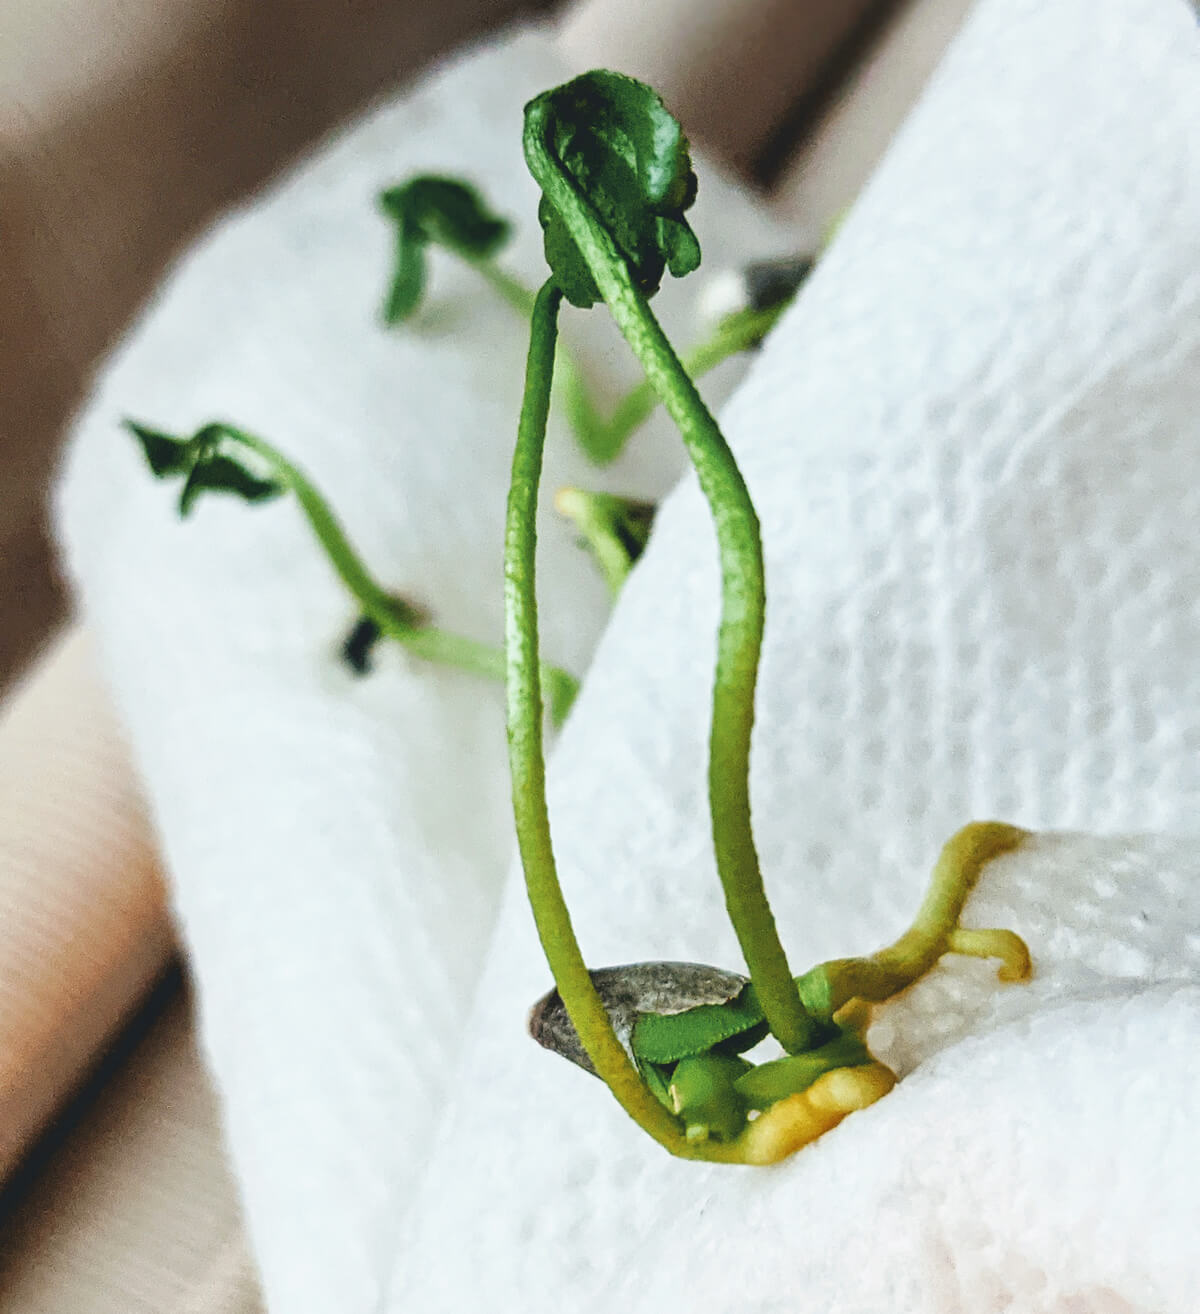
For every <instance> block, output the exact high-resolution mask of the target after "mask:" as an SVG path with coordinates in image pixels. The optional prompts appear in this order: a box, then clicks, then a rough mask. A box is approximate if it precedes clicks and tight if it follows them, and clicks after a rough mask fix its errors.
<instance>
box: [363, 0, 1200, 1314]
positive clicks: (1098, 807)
mask: <svg viewBox="0 0 1200 1314" xmlns="http://www.w3.org/2000/svg"><path fill="white" fill-rule="evenodd" d="M1198 124H1200V40H1198V38H1197V33H1196V29H1195V23H1194V19H1193V16H1192V14H1191V13H1190V11H1189V10H1188V8H1187V7H1186V6H1185V5H1183V4H1175V5H1171V4H1156V3H1148V2H1146V0H1099V2H1096V0H1059V3H1056V4H1053V5H1046V4H1042V3H1038V2H1036V0H1004V3H1000V2H999V0H984V3H982V4H981V5H980V6H979V7H978V9H977V10H976V11H975V13H974V15H973V17H972V19H971V21H970V23H969V25H968V28H967V30H966V32H965V34H964V35H963V37H962V38H961V39H960V41H959V42H958V44H957V45H956V47H955V48H954V49H953V50H952V52H951V55H950V57H949V58H948V62H947V63H946V65H945V66H944V68H943V69H942V70H941V72H940V74H939V76H938V78H937V80H936V82H935V84H934V85H933V87H932V88H931V90H930V92H929V93H928V95H927V96H926V98H925V99H924V101H923V103H922V105H921V106H920V108H919V109H918V111H917V112H916V113H915V115H914V117H913V118H912V120H911V121H910V122H909V124H908V125H907V127H906V129H905V130H904V132H903V134H902V137H901V139H900V140H899V142H898V144H897V145H896V147H895V148H894V150H893V152H892V154H891V155H890V157H889V159H888V160H887V162H886V164H885V166H884V167H883V169H882V170H881V172H880V174H879V175H878V176H877V177H876V179H875V180H874V182H873V184H872V186H871V188H870V189H869V191H868V193H867V194H866V196H865V197H864V199H863V200H862V202H861V203H860V204H859V206H858V207H857V208H856V210H855V211H854V213H853V214H852V215H851V216H850V218H849V219H848V220H847V222H846V224H845V226H844V228H843V229H842V231H841V233H840V234H839V238H838V241H837V242H836V244H835V246H834V248H833V250H832V252H831V253H830V255H829V256H828V258H827V260H826V261H825V262H823V264H822V266H821V268H820V269H819V271H818V272H817V274H816V276H815V278H814V279H813V281H812V282H811V283H810V284H809V286H808V287H807V289H806V291H805V293H804V296H803V297H802V299H801V302H800V304H799V305H798V306H797V307H796V308H795V310H794V311H793V312H792V313H791V314H790V315H789V316H788V317H787V318H786V319H785V320H784V322H783V323H782V324H781V325H780V326H779V328H778V329H777V330H776V332H775V333H774V334H773V335H772V337H771V339H770V340H769V341H768V344H767V347H766V349H765V351H764V352H763V354H762V356H761V357H760V359H759V361H758V362H757V363H756V365H755V367H754V368H753V370H752V371H751V374H750V376H749V377H748V379H747V381H746V383H745V384H744V385H743V386H742V388H741V389H740V390H739V391H738V393H737V394H736V396H735V397H734V399H733V401H732V402H731V404H730V405H729V406H728V407H727V408H726V410H725V412H724V415H723V423H724V426H725V429H726V432H727V434H728V436H729V438H730V440H731V442H732V443H733V445H734V447H735V449H736V450H737V452H738V455H739V457H740V459H741V461H742V463H743V468H744V469H745V471H746V474H747V477H748V480H749V483H750V486H751V491H752V493H753V494H754V496H755V499H756V502H757V504H758V507H759V510H760V513H761V515H762V520H763V528H764V535H765V540H766V548H767V556H768V588H769V599H770V600H769V617H768V624H767V646H766V652H765V659H764V665H763V675H762V684H761V689H760V695H759V700H758V731H757V738H756V748H755V759H754V770H753V799H754V807H755V826H756V833H757V836H758V840H759V844H760V849H761V854H762V860H763V867H764V871H765V873H766V877H767V881H768V887H769V889H770V891H771V893H772V896H773V899H774V902H775V907H776V912H777V914H778V918H779V922H780V927H781V932H782V936H783V941H784V943H785V944H786V945H788V946H789V948H790V950H791V952H792V953H793V955H794V965H795V967H796V969H797V970H800V969H803V968H804V967H807V966H808V965H810V964H812V963H814V962H817V961H820V960H821V959H823V958H827V957H832V956H836V955H842V954H846V953H855V952H866V951H869V950H870V949H872V948H874V947H876V946H878V945H880V944H882V943H884V942H886V941H887V940H888V939H890V938H891V937H893V936H894V935H895V934H897V933H898V932H899V931H900V930H901V929H902V927H903V926H904V925H905V924H906V922H907V921H908V919H909V918H910V917H911V915H912V912H913V910H914V909H915V907H916V904H917V902H918V899H919V896H920V893H921V890H922V886H923V882H924V880H925V873H926V872H927V870H928V866H929V864H930V863H931V862H932V860H933V858H934V856H935V855H936V852H937V849H938V846H939V845H940V843H941V842H942V840H944V839H945V838H946V837H947V836H948V834H949V833H950V832H951V831H952V830H954V829H955V828H956V827H957V826H959V825H960V824H961V823H962V822H964V821H965V820H967V819H968V818H970V817H972V816H989V815H999V816H1001V817H1003V818H1005V819H1008V820H1012V821H1016V822H1019V823H1023V824H1025V825H1028V826H1031V827H1035V828H1036V827H1081V828H1086V829H1088V830H1094V831H1098V832H1113V831H1119V830H1128V829H1139V830H1140V829H1143V828H1160V829H1163V830H1167V831H1171V830H1174V831H1181V832H1190V833H1194V831H1195V826H1196V822H1195V817H1196V802H1197V799H1198V797H1200V751H1198V750H1200V697H1198V695H1200V679H1198V677H1197V674H1196V673H1197V671H1198V670H1200V606H1198V603H1197V589H1198V585H1200V539H1198V537H1197V533H1196V526H1197V524H1198V523H1200V455H1198V452H1200V446H1198V444H1197V438H1198V437H1200V430H1198V424H1197V419H1196V417H1197V415H1198V414H1200V275H1198V272H1197V271H1198V269H1200V263H1198V261H1197V254H1198V252H1197V233H1200V132H1198V131H1197V125H1198ZM711 542H712V537H711V529H710V526H709V524H708V515H707V511H706V509H705V508H704V506H703V504H702V502H701V501H700V498H699V495H698V493H697V491H696V489H695V487H694V485H693V484H692V483H691V482H690V481H688V482H687V483H685V485H684V486H683V487H682V488H681V490H680V491H679V492H678V493H677V494H675V495H673V496H672V498H671V499H670V500H669V502H668V504H667V505H666V507H665V508H664V510H663V512H662V514H661V516H660V519H659V523H658V526H657V529H656V533H655V537H654V540H653V542H652V545H651V549H650V552H649V553H648V555H647V557H646V558H645V559H644V561H643V563H642V565H641V566H640V567H639V569H638V571H637V572H636V573H635V576H634V578H633V579H632V581H631V583H630V585H629V586H628V587H627V589H626V592H625V594H624V595H623V597H622V600H621V604H620V606H619V608H618V611H617V614H616V616H615V618H614V621H613V624H612V625H611V627H610V628H609V630H608V631H607V633H606V635H605V637H604V639H603V641H602V643H601V647H600V650H599V652H598V655H597V659H596V661H595V663H594V665H593V667H592V670H591V672H590V674H589V679H588V683H587V685H586V687H585V689H584V692H583V695H582V697H581V699H580V702H579V704H578V706H577V709H576V713H575V716H574V717H573V718H572V720H571V722H570V723H569V725H568V727H567V729H566V732H565V733H564V735H563V738H562V740H561V742H560V745H559V748H558V751H557V753H556V756H555V759H554V762H553V769H552V772H551V789H550V805H551V819H552V824H553V826H554V829H555V834H556V838H557V846H558V850H559V860H560V866H561V870H562V873H563V879H564V885H565V887H566V893H567V898H568V902H569V904H570V906H571V908H572V910H573V913H574V915H575V918H576V924H577V926H578V928H579V931H580V935H581V939H582V943H583V949H584V953H585V956H586V957H587V959H588V961H589V962H592V963H594V964H595V965H597V966H600V965H603V964H608V963H615V962H623V961H636V960H639V959H643V958H684V959H695V960H700V961H709V962H713V963H715V964H718V965H721V966H726V967H737V966H738V958H737V954H736V946H735V944H734V941H733V937H732V935H731V933H730V931H729V929H728V927H727V926H726V925H725V924H724V916H723V911H722V908H721V901H720V896H719V889H718V885H717V881H716V875H715V872H714V870H713V862H712V857H711V852H710V847H709V839H708V819H707V807H706V799H705V790H704V762H705V736H706V732H707V724H708V698H709V694H708V689H709V684H710V680H711V662H712V654H713V630H714V625H715V620H716V594H715V582H716V572H715V569H714V563H713V560H712V550H711V546H710V545H711ZM1193 843H1194V841H1190V840H1176V841H1170V842H1167V841H1159V842H1156V841H1153V840H1145V841H1141V842H1137V841H1120V842H1118V841H1103V842H1102V841H1087V840H1085V839H1077V840H1068V839H1042V840H1039V841H1038V843H1037V845H1036V846H1035V847H1034V848H1032V849H1031V850H1030V851H1029V852H1028V853H1025V854H1017V855H1014V856H1013V857H1012V858H1010V859H1005V860H1004V861H1003V862H1002V863H998V864H996V865H995V867H994V869H992V870H990V871H989V872H988V873H987V874H986V875H985V879H984V882H983V884H982V886H981V889H980V892H979V895H978V897H977V898H976V899H974V900H973V901H972V903H971V904H970V905H969V912H968V920H969V923H970V924H972V925H988V924H1000V925H1009V926H1012V927H1014V928H1015V929H1016V930H1018V931H1019V932H1021V933H1022V934H1025V935H1027V936H1028V938H1029V940H1030V944H1031V947H1032V949H1033V952H1034V957H1035V961H1036V962H1037V964H1038V971H1039V977H1038V980H1037V981H1036V982H1035V983H1034V984H1033V985H1031V986H1029V987H1024V988H1019V987H1010V988H1009V989H1007V990H1003V991H1001V990H1000V989H999V988H998V987H997V986H996V984H995V982H994V979H992V977H991V975H990V973H989V972H988V970H987V969H986V968H985V967H984V965H982V964H979V963H968V962H952V963H950V964H949V965H947V966H946V967H944V968H942V969H939V971H938V972H937V973H936V974H935V975H934V976H933V977H932V978H930V979H929V980H928V981H927V982H925V983H923V984H922V985H921V986H920V987H919V988H918V989H915V990H914V991H912V992H911V993H910V994H909V995H908V996H906V998H905V999H904V1000H903V1001H902V1002H899V1003H897V1004H896V1005H894V1006H893V1007H891V1008H890V1009H887V1010H885V1011H884V1013H883V1020H882V1022H881V1024H880V1026H879V1027H877V1028H876V1030H875V1032H874V1035H873V1039H874V1043H875V1044H876V1045H877V1047H878V1049H879V1051H880V1053H881V1055H882V1056H883V1057H885V1058H886V1059H888V1060H889V1061H891V1062H893V1063H895V1064H896V1065H897V1067H898V1068H899V1069H900V1070H901V1071H902V1072H904V1073H911V1074H912V1075H911V1076H910V1077H909V1080H908V1081H907V1082H906V1083H902V1084H901V1086H900V1088H899V1090H898V1092H897V1093H895V1094H894V1095H892V1096H889V1097H888V1098H886V1099H884V1100H883V1101H881V1102H880V1103H879V1104H878V1105H876V1106H874V1107H873V1108H871V1109H870V1110H869V1111H867V1112H866V1113H863V1114H858V1115H855V1116H854V1117H852V1118H851V1119H849V1120H848V1121H847V1122H846V1123H844V1124H843V1125H842V1126H841V1127H840V1128H839V1129H838V1130H837V1131H836V1132H834V1133H832V1134H831V1135H830V1136H829V1137H828V1138H827V1140H826V1141H823V1142H822V1143H820V1144H819V1145H817V1146H816V1147H814V1148H813V1149H811V1150H809V1151H805V1152H804V1153H803V1154H801V1155H800V1156H798V1157H797V1158H795V1159H794V1160H792V1161H790V1162H789V1163H787V1164H784V1165H782V1166H781V1167H779V1168H778V1169H774V1170H771V1171H769V1172H762V1173H750V1172H741V1171H739V1170H730V1169H726V1168H719V1167H710V1166H697V1165H694V1164H680V1163H676V1162H673V1161H671V1160H669V1159H667V1158H665V1157H664V1156H663V1154H662V1152H661V1151H660V1150H659V1149H658V1148H657V1147H656V1146H654V1145H652V1144H651V1143H649V1142H648V1141H647V1140H646V1139H645V1138H644V1137H642V1136H641V1135H640V1134H639V1133H637V1132H636V1131H635V1130H634V1129H633V1128H632V1127H631V1126H630V1124H629V1123H628V1121H627V1120H626V1119H625V1118H624V1116H623V1115H622V1114H621V1113H620V1111H619V1110H618V1109H617V1108H616V1106H615V1104H614V1103H613V1101H612V1100H611V1098H610V1097H609V1096H608V1094H607V1092H606V1091H605V1090H604V1089H603V1087H601V1086H600V1084H599V1083H597V1082H589V1081H587V1080H584V1079H581V1078H580V1076H579V1074H578V1073H577V1072H576V1071H575V1070H573V1069H572V1068H571V1067H570V1066H569V1065H567V1064H565V1063H561V1062H559V1061H557V1060H555V1059H554V1058H552V1057H551V1056H548V1055H544V1054H542V1053H540V1052H539V1051H536V1050H533V1048H532V1046H531V1043H530V1042H529V1041H528V1040H527V1039H526V1038H525V1037H524V1036H523V1035H522V1034H521V1019H522V1011H523V1008H524V1007H525V1006H526V1005H527V1004H528V1003H529V1001H531V1000H532V999H534V998H536V997H537V995H538V994H539V993H540V992H541V991H542V990H544V989H545V986H546V973H545V971H544V969H543V968H541V967H540V966H539V961H538V951H537V946H536V942H535V938H534V935H533V931H532V926H531V923H530V918H529V914H528V910H527V908H526V907H525V906H524V897H523V893H522V891H521V889H520V885H519V882H517V881H515V880H514V882H513V883H512V884H511V885H510V887H509V890H508V895H507V899H506V902H505V905H504V909H503V912H502V915H501V918H500V921H499V924H498V926H497V931H496V935H495V938H494V940H493V947H492V951H491V954H490V957H489V962H488V966H487V969H486V971H485V974H484V977H483V981H482V985H481V988H480V991H479V995H478V1003H477V1005H476V1008H475V1010H474V1013H473V1016H472V1020H471V1023H470V1025H469V1027H468V1029H467V1036H466V1042H465V1044H464V1048H463V1054H462V1061H461V1065H460V1067H459V1069H458V1073H457V1076H456V1078H455V1080H454V1083H453V1089H454V1091H455V1092H456V1099H455V1102H454V1104H453V1105H452V1106H451V1108H450V1110H449V1111H448V1113H447V1115H446V1117H445V1119H444V1121H443V1122H442V1125H441V1128H440V1131H439V1135H438V1142H437V1144H436V1146H435V1148H434V1151H433V1153H432V1155H431V1158H430V1161H429V1164H428V1167H427V1170H426V1174H425V1178H424V1182H423V1186H422V1189H421V1192H420V1195H419V1197H418V1201H417V1206H416V1208H415V1209H414V1211H413V1214H412V1227H411V1228H410V1229H409V1230H408V1231H407V1232H406V1234H405V1235H403V1236H398V1237H397V1244H398V1245H399V1246H400V1247H401V1259H400V1262H399V1265H398V1267H397V1272H396V1276H395V1282H394V1289H393V1295H392V1298H391V1302H390V1304H389V1309H390V1310H391V1311H393V1312H394V1314H398V1311H401V1310H406V1309H420V1310H423V1311H451V1310H461V1309H469V1308H475V1307H478V1306H480V1305H486V1306H488V1307H490V1308H499V1309H518V1308H519V1309H521V1310H523V1311H526V1312H527V1314H539V1312H541V1311H545V1312H546V1314H550V1311H557V1310H562V1309H571V1310H581V1311H582V1310H592V1309H596V1310H600V1309H604V1310H611V1309H617V1308H620V1309H629V1310H635V1311H643V1310H644V1311H650V1310H659V1309H662V1308H663V1307H664V1305H666V1304H668V1303H669V1305H670V1306H671V1307H678V1308H689V1309H696V1310H705V1311H712V1312H713V1314H725V1312H726V1311H729V1310H733V1309H738V1310H753V1311H754V1312H755V1314H767V1312H768V1311H777V1310H778V1311H784V1310H788V1311H792V1310H821V1311H837V1312H838V1314H859V1312H860V1311H861V1314H867V1312H868V1311H870V1314H878V1311H880V1310H882V1309H887V1310H889V1311H894V1312H895V1314H934V1312H935V1311H966V1310H970V1311H971V1314H991V1311H1000V1310H1013V1311H1021V1312H1022V1314H1026V1312H1028V1314H1066V1312H1067V1311H1071V1312H1072V1314H1101V1311H1105V1312H1106V1314H1111V1311H1114V1310H1120V1311H1129V1310H1135V1311H1146V1312H1147V1314H1149V1312H1150V1311H1154V1314H1164V1312H1165V1311H1170V1312H1171V1314H1187V1311H1190V1310H1191V1309H1193V1308H1194V1300H1195V1292H1196V1291H1197V1290H1198V1289H1200V1263H1198V1261H1197V1260H1196V1258H1195V1251H1194V1246H1192V1244H1191V1242H1190V1241H1189V1239H1188V1234H1189V1229H1192V1228H1194V1224H1195V1220H1196V1218H1197V1216H1200V1195H1198V1192H1197V1187H1196V1181H1197V1174H1196V1171H1195V1169H1196V1164H1197V1161H1198V1159H1200V1143H1198V1141H1197V1137H1196V1133H1195V1130H1194V1124H1195V1107H1196V1097H1195V1079H1196V1075H1197V1071H1196V1067H1195V1060H1194V1048H1195V1040H1196V1034H1197V1026H1198V1022H1197V1017H1198V1015H1197V1012H1196V1005H1197V1002H1198V1001H1197V992H1196V988H1195V986H1196V983H1197V978H1198V967H1200V957H1198V956H1200V907H1198V906H1197V903H1196V894H1195V890H1196V858H1195V856H1194V855H1193V852H1192V845H1193ZM1163 974H1165V975H1166V976H1167V977H1168V978H1170V979H1171V980H1173V981H1176V982H1182V983H1184V984H1183V985H1179V986H1174V987H1169V988H1166V987H1157V986H1154V987H1151V986H1150V985H1148V984H1147V983H1149V982H1153V981H1155V980H1156V979H1157V978H1159V977H1160V976H1161V975H1163ZM964 1037H973V1038H972V1039H969V1040H964V1039H963V1038H964ZM958 1040H963V1043H962V1044H961V1045H959V1046H958V1047H952V1042H955V1041H958ZM464 1253H465V1254H467V1255H469V1262H463V1255H464Z"/></svg>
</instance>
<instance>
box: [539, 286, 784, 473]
mask: <svg viewBox="0 0 1200 1314" xmlns="http://www.w3.org/2000/svg"><path fill="white" fill-rule="evenodd" d="M786 309H787V305H786V303H784V304H782V305H778V306H771V307H769V308H768V309H766V310H755V309H753V308H750V309H746V310H739V311H737V312H736V313H735V314H733V315H730V316H729V318H728V319H727V320H725V321H724V322H723V323H722V324H721V325H720V326H719V327H718V328H717V329H716V330H715V332H714V333H713V335H712V337H710V338H709V339H708V340H707V341H705V342H702V343H700V345H699V346H697V347H694V348H693V349H692V350H691V351H690V352H688V353H687V354H686V355H685V356H684V357H683V368H684V370H685V371H686V372H687V373H688V374H689V375H690V376H691V377H692V378H693V379H698V378H700V377H701V376H702V375H704V374H707V373H708V371H709V370H711V369H715V368H716V367H717V366H718V365H720V364H722V363H723V362H724V361H726V360H728V359H729V357H730V356H736V355H738V354H739V353H740V352H743V351H747V350H749V349H750V348H751V347H754V346H757V345H758V343H760V342H761V341H762V339H763V338H764V337H765V336H766V334H767V332H768V331H769V330H770V329H771V327H772V326H773V325H774V324H775V321H776V320H778V318H779V317H780V315H782V314H783V312H784V311H785V310H786ZM563 401H564V405H565V407H566V412H567V419H568V421H569V423H570V425H571V428H572V429H573V430H574V431H575V434H576V436H577V437H578V439H579V444H580V446H581V447H582V448H583V449H584V451H585V452H586V453H587V454H588V456H589V457H590V458H591V459H592V461H594V462H595V463H596V464H597V465H607V464H609V462H611V461H615V460H616V458H617V457H618V456H620V454H621V453H622V451H624V449H625V444H626V443H627V442H628V441H629V439H630V437H631V436H632V435H633V434H634V433H636V432H637V430H638V429H640V428H641V427H642V425H643V424H645V423H646V421H647V420H648V419H649V418H650V416H651V415H652V414H653V413H654V409H655V407H656V406H658V404H659V401H660V398H659V395H658V393H657V392H656V391H655V390H654V385H653V384H652V383H651V382H650V380H649V379H644V380H643V381H642V382H641V383H639V384H638V385H637V386H636V387H634V388H632V389H631V390H630V391H629V392H627V393H626V394H625V396H624V397H622V398H621V400H620V401H619V402H618V403H617V405H616V408H615V409H614V410H613V411H612V413H611V414H610V415H608V416H604V415H602V414H601V412H600V409H599V407H598V406H597V405H596V403H595V402H594V400H593V399H592V396H591V394H590V393H589V392H588V390H587V386H586V384H585V382H584V380H583V378H582V376H581V375H580V374H579V372H578V371H577V370H576V371H572V372H571V373H570V374H568V375H567V376H566V377H565V379H564V383H563Z"/></svg>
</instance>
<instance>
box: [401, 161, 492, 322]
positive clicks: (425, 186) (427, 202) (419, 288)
mask: <svg viewBox="0 0 1200 1314" xmlns="http://www.w3.org/2000/svg"><path fill="white" fill-rule="evenodd" d="M379 208H380V209H381V210H382V211H383V213H384V214H385V215H387V217H388V218H389V219H390V220H391V221H392V223H393V225H394V226H395V261H394V265H393V270H392V282H391V286H390V288H389V289H388V294H387V299H386V301H385V303H384V308H383V317H384V321H385V322H386V323H388V324H398V323H400V322H401V321H402V320H404V319H407V318H408V317H409V316H410V315H411V314H412V313H413V312H414V311H415V310H416V309H417V307H418V306H419V305H420V303H421V297H422V295H423V294H424V291H425V282H426V278H427V262H426V248H427V247H428V246H430V245H434V246H441V247H445V248H446V249H447V250H449V251H453V252H454V253H455V254H456V255H459V256H461V257H462V258H463V259H464V260H467V261H469V262H470V263H472V264H477V263H480V262H483V261H490V260H491V258H492V257H493V256H494V255H495V254H496V252H497V251H499V250H500V249H501V247H503V246H504V244H505V243H506V242H507V241H508V239H509V237H510V235H511V232H512V227H511V225H510V224H509V222H508V220H507V219H504V218H502V217H501V216H500V215H498V214H495V213H494V212H493V211H492V210H491V209H490V208H489V206H488V204H487V202H486V201H485V200H484V199H483V197H482V196H481V195H480V193H479V192H478V190H477V189H476V188H475V187H473V186H471V184H470V183H467V182H464V181H462V179H459V178H449V177H444V176H442V175H440V174H420V175H418V176H417V177H415V178H410V179H409V180H408V181H407V182H404V183H401V184H400V185H398V186H396V187H389V188H388V189H387V190H386V191H385V192H382V193H381V194H380V197H379Z"/></svg>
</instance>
